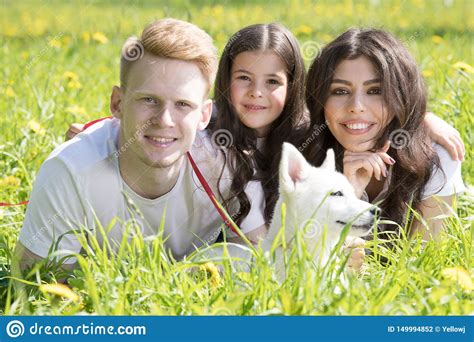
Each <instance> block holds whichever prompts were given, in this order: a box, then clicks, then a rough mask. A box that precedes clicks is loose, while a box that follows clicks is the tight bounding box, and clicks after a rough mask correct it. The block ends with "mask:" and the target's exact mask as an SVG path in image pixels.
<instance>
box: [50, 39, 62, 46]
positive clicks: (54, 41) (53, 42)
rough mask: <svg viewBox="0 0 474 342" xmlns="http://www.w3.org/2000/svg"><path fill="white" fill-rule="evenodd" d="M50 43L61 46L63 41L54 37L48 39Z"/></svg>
mask: <svg viewBox="0 0 474 342" xmlns="http://www.w3.org/2000/svg"><path fill="white" fill-rule="evenodd" d="M48 45H49V46H51V47H54V48H60V47H61V41H60V40H59V39H56V38H53V39H50V40H49V41H48Z"/></svg>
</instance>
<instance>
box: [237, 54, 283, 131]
mask: <svg viewBox="0 0 474 342" xmlns="http://www.w3.org/2000/svg"><path fill="white" fill-rule="evenodd" d="M230 76H231V81H230V96H231V101H232V105H233V106H234V108H235V111H236V113H237V115H238V117H239V120H240V122H242V123H243V124H244V125H245V126H247V127H249V128H253V129H255V130H256V132H257V136H258V137H265V136H266V135H267V134H268V130H269V128H270V125H271V124H272V123H273V122H274V121H275V120H276V119H277V118H278V117H279V116H280V114H281V112H282V111H283V107H284V106H285V100H286V92H287V86H288V78H287V75H286V69H285V66H284V65H283V63H282V61H281V60H280V58H279V57H278V56H277V55H276V54H274V53H273V52H270V51H246V52H242V53H239V54H238V55H237V56H236V58H235V59H234V62H233V64H232V68H231V75H230Z"/></svg>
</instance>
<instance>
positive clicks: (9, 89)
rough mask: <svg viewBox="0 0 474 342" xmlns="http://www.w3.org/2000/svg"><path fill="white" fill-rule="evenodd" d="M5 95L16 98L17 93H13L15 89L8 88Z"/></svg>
mask: <svg viewBox="0 0 474 342" xmlns="http://www.w3.org/2000/svg"><path fill="white" fill-rule="evenodd" d="M5 95H6V96H7V97H15V95H16V94H15V92H14V91H13V88H12V87H10V86H8V87H7V88H6V89H5Z"/></svg>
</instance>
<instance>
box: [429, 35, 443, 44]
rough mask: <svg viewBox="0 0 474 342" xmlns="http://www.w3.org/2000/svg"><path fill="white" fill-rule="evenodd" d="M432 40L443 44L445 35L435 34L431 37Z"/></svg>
mask: <svg viewBox="0 0 474 342" xmlns="http://www.w3.org/2000/svg"><path fill="white" fill-rule="evenodd" d="M431 41H432V42H433V43H435V44H441V43H442V42H443V37H440V36H437V35H434V36H432V37H431Z"/></svg>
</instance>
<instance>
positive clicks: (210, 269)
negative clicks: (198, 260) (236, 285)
mask: <svg viewBox="0 0 474 342" xmlns="http://www.w3.org/2000/svg"><path fill="white" fill-rule="evenodd" d="M199 269H200V270H201V271H203V272H205V273H206V274H207V275H208V278H209V281H210V283H211V286H212V287H213V288H216V287H217V286H219V285H220V283H221V275H220V274H219V270H218V269H217V267H216V265H214V263H212V262H206V263H205V264H202V265H201V266H199Z"/></svg>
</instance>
